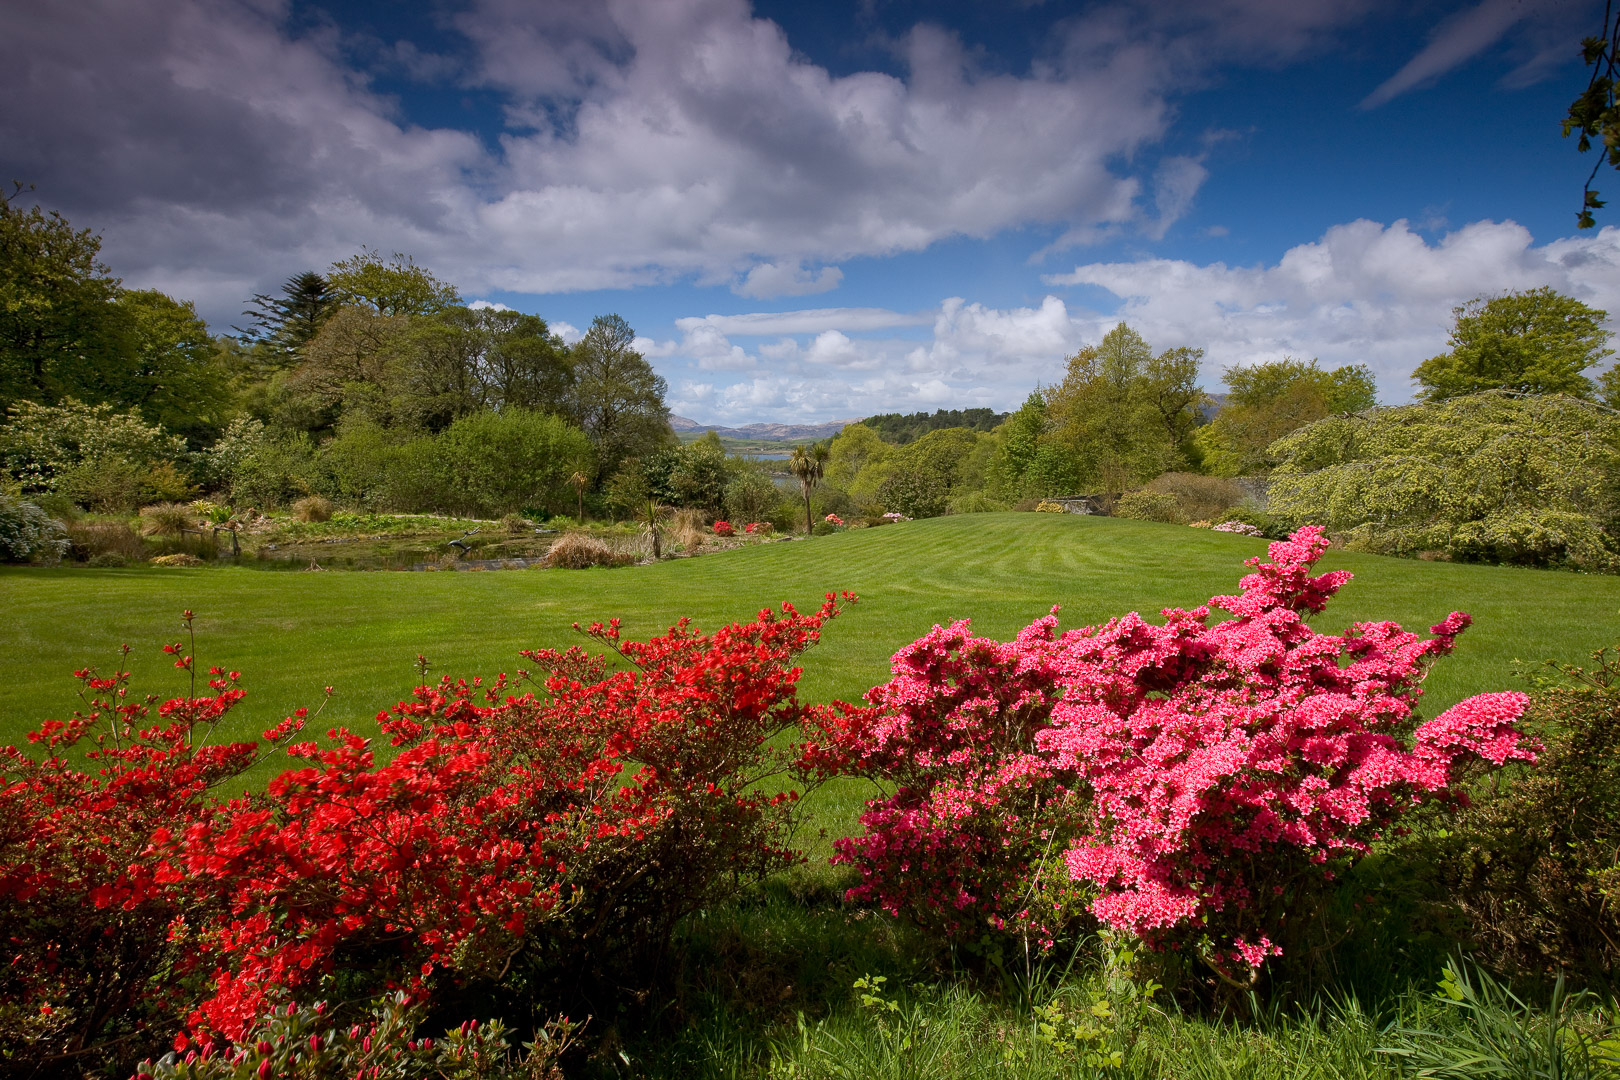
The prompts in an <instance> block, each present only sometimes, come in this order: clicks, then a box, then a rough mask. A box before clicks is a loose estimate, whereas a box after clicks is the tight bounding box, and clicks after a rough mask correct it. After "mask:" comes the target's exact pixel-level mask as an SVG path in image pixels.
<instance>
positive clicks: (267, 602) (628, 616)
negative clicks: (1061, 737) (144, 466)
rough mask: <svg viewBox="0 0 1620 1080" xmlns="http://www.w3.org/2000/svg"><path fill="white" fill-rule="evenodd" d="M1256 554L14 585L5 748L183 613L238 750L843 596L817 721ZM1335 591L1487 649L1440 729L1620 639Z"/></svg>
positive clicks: (1590, 604) (1464, 660)
mask: <svg viewBox="0 0 1620 1080" xmlns="http://www.w3.org/2000/svg"><path fill="white" fill-rule="evenodd" d="M1264 548H1265V545H1264V543H1263V542H1262V541H1258V540H1250V539H1246V538H1243V537H1236V536H1229V535H1225V534H1218V533H1210V532H1205V531H1201V530H1193V529H1187V528H1182V527H1178V526H1171V525H1158V524H1153V523H1147V522H1133V521H1123V520H1117V519H1107V518H1087V517H1079V516H1071V515H1062V516H1059V515H1045V514H978V515H970V516H963V517H950V518H938V519H934V520H929V521H917V522H909V523H904V524H900V525H894V526H887V527H883V528H877V529H866V530H856V531H854V532H848V533H842V534H838V535H834V536H827V537H817V538H815V539H812V540H809V541H805V540H796V541H793V542H791V543H774V544H766V545H761V546H757V547H752V548H746V549H742V550H736V551H730V552H722V553H715V554H709V555H704V556H701V557H699V558H694V559H682V560H676V561H672V562H665V563H661V564H659V565H656V566H643V567H630V568H626V569H616V570H588V571H532V570H531V571H501V572H489V573H389V572H367V573H345V572H338V571H329V572H325V573H288V572H267V571H260V570H236V569H213V568H208V569H196V570H176V569H156V568H152V569H146V568H142V569H129V570H86V569H36V568H8V569H4V570H0V593H3V595H4V597H5V607H6V610H7V611H8V614H9V617H8V618H7V619H6V620H5V623H4V625H3V626H0V675H3V677H4V685H5V686H6V688H7V705H6V710H5V718H4V721H3V722H0V725H3V726H0V741H15V740H19V739H21V738H22V736H23V734H24V732H26V731H27V730H29V729H30V728H32V727H33V726H35V725H37V723H38V722H39V721H41V720H44V719H47V718H51V717H61V716H65V715H66V714H67V713H68V712H69V711H70V710H71V709H72V708H73V706H74V704H75V698H74V692H75V688H76V684H75V682H74V680H73V679H72V676H71V672H72V670H73V669H74V668H76V667H80V666H82V665H85V664H96V665H100V666H101V667H103V668H110V667H111V666H112V664H113V662H114V660H115V658H116V649H117V647H118V645H119V644H120V643H121V642H128V643H129V644H130V645H131V646H133V649H134V651H133V652H132V654H131V666H132V670H133V671H134V673H135V676H136V680H135V681H136V685H137V688H138V689H139V690H141V691H143V692H152V693H158V694H165V695H167V694H173V693H177V692H179V691H180V690H181V689H182V684H181V682H180V680H179V673H178V672H176V671H174V670H173V669H172V668H171V667H170V666H169V663H168V660H167V658H165V657H164V656H163V655H162V654H161V652H160V651H159V649H160V646H161V645H162V644H163V642H165V641H173V640H175V638H176V633H177V631H178V627H179V613H180V611H181V610H182V609H184V608H190V609H191V610H193V611H195V612H196V614H197V622H196V625H197V630H198V650H197V651H198V657H199V661H200V663H201V664H203V665H204V666H206V665H209V664H219V665H221V666H224V667H228V668H234V669H237V670H240V671H241V672H242V673H243V676H244V678H243V685H244V686H245V687H246V688H247V689H248V691H249V696H248V699H247V701H246V702H244V704H243V706H242V708H241V710H240V712H239V713H238V714H237V715H238V716H239V717H240V720H239V721H238V724H237V728H236V730H237V731H239V732H244V733H245V732H248V731H250V730H255V729H257V728H261V727H262V726H264V725H265V724H267V723H269V722H273V721H274V720H276V719H279V718H280V717H281V716H282V715H283V714H284V713H285V712H286V711H287V710H289V709H291V708H293V707H295V706H297V705H300V704H306V705H314V704H316V703H317V702H318V701H319V699H320V688H321V687H322V686H324V685H328V684H330V685H333V686H335V687H336V688H337V696H336V697H335V698H334V699H333V702H332V703H331V706H330V707H329V709H328V711H327V713H326V715H325V716H324V717H323V718H322V719H323V726H324V724H325V721H326V720H335V721H338V722H342V723H345V724H351V725H355V726H357V727H361V728H364V727H368V726H369V724H370V720H371V717H373V716H374V715H375V714H376V712H377V710H378V709H380V708H385V707H387V706H388V705H390V704H392V703H393V702H394V701H396V700H398V698H399V697H400V695H401V694H402V693H403V692H405V691H406V690H407V689H408V688H409V687H410V685H411V684H412V678H413V673H412V669H411V665H412V661H413V660H414V658H415V657H416V655H417V654H418V653H422V654H425V655H426V656H428V657H429V658H430V660H431V661H432V663H433V665H434V671H435V672H451V673H455V674H465V675H473V674H484V675H489V674H492V673H494V672H497V671H500V670H503V669H506V670H511V669H512V668H515V667H517V666H519V665H520V664H521V661H520V660H519V658H518V656H517V652H518V650H519V649H522V648H529V647H535V646H565V645H567V644H570V643H572V642H575V641H578V640H579V639H578V638H576V637H575V636H574V635H573V634H572V632H571V631H570V629H569V627H570V625H571V624H572V623H573V622H575V621H576V620H577V621H581V622H589V621H591V620H594V619H604V620H605V619H607V618H609V617H612V616H619V617H621V618H622V619H623V620H624V625H625V628H626V631H627V633H628V634H630V635H635V636H645V635H648V634H652V633H656V632H658V631H659V630H660V629H662V628H663V627H664V626H666V625H668V624H669V623H670V622H671V621H673V620H674V619H675V618H677V617H678V616H680V615H683V614H684V615H690V616H692V617H693V618H694V619H695V620H696V621H697V623H698V625H700V626H705V627H708V626H714V625H716V624H718V623H720V622H721V621H723V620H729V619H740V618H747V617H749V616H751V615H752V614H753V613H754V612H755V611H757V610H758V609H759V608H761V607H763V606H766V605H774V604H777V603H779V602H781V601H782V600H790V601H792V602H793V603H795V604H797V605H799V606H800V607H801V608H805V607H813V606H814V605H815V604H816V603H817V602H818V600H819V598H820V596H821V594H822V593H823V592H825V591H827V590H829V589H848V590H851V591H853V592H856V593H858V594H859V595H860V597H861V602H860V604H859V605H858V606H856V607H855V608H853V609H851V610H850V611H849V612H848V613H847V614H846V615H845V616H843V617H841V618H840V619H839V620H838V621H836V622H835V623H833V624H832V625H831V626H830V627H829V628H828V631H827V633H826V637H825V640H824V642H823V644H822V645H821V646H820V647H819V648H817V649H815V650H814V651H812V652H811V653H810V654H809V655H808V656H806V658H805V660H804V667H805V678H804V682H803V689H804V691H805V693H806V695H807V696H808V697H810V698H811V699H827V698H831V697H834V696H844V697H850V696H855V695H859V694H860V693H861V692H862V691H864V690H865V689H866V688H867V687H869V686H871V685H872V684H873V683H874V682H877V681H879V680H881V679H882V678H883V677H884V676H885V674H886V672H887V665H888V657H889V656H890V654H891V653H893V651H894V650H895V649H896V648H897V647H899V646H900V645H902V644H904V643H905V642H907V641H909V640H911V639H913V638H914V637H916V636H917V635H919V634H920V633H922V632H924V631H925V630H927V628H928V627H929V626H930V625H931V624H933V623H935V622H945V621H949V620H951V619H956V618H961V617H964V616H966V617H971V618H973V620H974V623H975V626H976V627H977V628H978V629H979V630H980V631H981V632H984V633H988V634H993V635H997V636H1001V637H1007V636H1010V635H1011V634H1012V633H1013V632H1014V631H1016V630H1017V628H1018V627H1020V626H1022V625H1024V624H1025V623H1027V622H1028V621H1029V620H1031V619H1033V618H1035V617H1037V616H1039V615H1041V614H1043V613H1044V612H1045V611H1046V610H1047V608H1049V607H1050V606H1051V605H1053V604H1061V605H1062V606H1063V620H1064V625H1066V626H1074V625H1081V624H1085V623H1091V622H1097V621H1100V620H1103V619H1106V618H1107V617H1109V616H1111V615H1116V614H1120V613H1123V612H1126V611H1130V610H1141V611H1144V612H1154V611H1157V610H1158V609H1160V608H1163V607H1167V606H1172V605H1176V606H1191V605H1194V604H1197V603H1199V602H1201V601H1203V600H1204V599H1206V598H1207V597H1208V596H1210V595H1211V594H1212V593H1216V592H1232V591H1235V590H1236V587H1237V581H1238V578H1239V576H1241V574H1242V573H1243V572H1244V568H1243V566H1242V561H1243V560H1244V559H1245V558H1247V557H1249V556H1252V555H1256V554H1260V553H1261V552H1263V551H1264ZM1324 566H1325V567H1328V568H1337V567H1345V568H1348V569H1350V570H1352V571H1354V572H1355V574H1356V580H1355V581H1353V582H1351V583H1350V584H1349V585H1348V586H1346V588H1345V589H1344V591H1343V592H1342V593H1341V594H1340V599H1339V601H1338V602H1337V603H1336V604H1335V605H1334V606H1333V607H1331V608H1329V609H1328V611H1327V612H1326V613H1325V614H1324V615H1323V616H1321V617H1320V618H1319V620H1318V623H1319V625H1320V626H1321V627H1323V628H1326V629H1337V628H1339V627H1342V626H1343V625H1344V624H1345V623H1346V622H1347V621H1349V620H1352V619H1394V620H1397V621H1399V622H1402V623H1404V624H1406V625H1407V626H1409V627H1412V628H1415V629H1419V630H1422V629H1425V628H1426V627H1428V626H1429V625H1430V624H1431V623H1434V622H1436V621H1438V620H1439V619H1440V618H1441V617H1442V616H1444V615H1445V614H1446V613H1447V612H1448V611H1450V610H1452V609H1453V608H1457V609H1461V610H1464V611H1467V612H1470V613H1471V614H1472V615H1473V616H1474V618H1475V626H1474V628H1473V629H1472V630H1470V631H1469V632H1468V633H1467V634H1466V635H1464V637H1463V639H1462V641H1461V643H1460V645H1459V648H1458V650H1457V653H1456V654H1455V655H1454V656H1452V657H1450V658H1447V659H1445V660H1443V661H1441V663H1440V664H1439V666H1438V667H1437V669H1436V671H1435V674H1434V676H1433V678H1432V679H1431V681H1430V686H1431V688H1432V695H1431V697H1430V699H1429V711H1431V712H1432V711H1434V710H1437V709H1438V708H1439V707H1442V706H1444V705H1447V704H1450V703H1451V702H1454V701H1456V700H1457V699H1458V698H1460V697H1463V696H1466V695H1467V694H1470V693H1475V692H1478V691H1482V690H1488V689H1497V688H1503V687H1508V686H1511V685H1513V683H1512V681H1511V679H1510V668H1511V662H1512V661H1513V660H1514V659H1515V658H1522V659H1525V660H1539V659H1542V658H1545V657H1558V658H1560V659H1565V660H1578V659H1581V658H1583V657H1584V656H1585V655H1586V654H1587V653H1589V652H1591V651H1592V650H1593V649H1595V648H1597V647H1599V646H1600V645H1603V644H1606V643H1612V642H1613V641H1614V639H1615V637H1616V636H1617V632H1620V618H1617V611H1620V578H1614V577H1593V576H1585V575H1577V574H1570V573H1559V572H1549V571H1534V570H1521V569H1513V568H1506V567H1483V566H1461V565H1452V564H1446V563H1421V562H1411V561H1404V560H1398V559H1388V558H1381V557H1377V556H1370V555H1356V554H1352V553H1346V552H1337V551H1336V552H1332V553H1330V554H1329V556H1328V558H1327V559H1326V560H1325V562H1324Z"/></svg>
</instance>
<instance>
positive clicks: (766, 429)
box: [669, 416, 862, 442]
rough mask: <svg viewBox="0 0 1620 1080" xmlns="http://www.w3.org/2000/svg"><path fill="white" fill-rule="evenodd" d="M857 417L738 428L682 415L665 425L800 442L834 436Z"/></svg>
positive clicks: (728, 435)
mask: <svg viewBox="0 0 1620 1080" xmlns="http://www.w3.org/2000/svg"><path fill="white" fill-rule="evenodd" d="M861 419H862V418H861V417H859V416H855V417H851V418H850V419H848V420H832V421H829V422H827V423H825V424H744V425H743V426H742V427H720V426H719V425H718V424H700V423H698V422H697V421H696V420H688V419H687V418H686V417H684V416H671V417H670V418H669V426H670V427H672V428H674V429H675V430H676V431H712V432H714V433H715V434H716V435H719V436H721V437H723V438H727V439H763V440H765V441H767V442H795V441H799V442H802V441H803V440H806V439H825V438H826V437H827V436H829V435H836V434H838V433H839V432H840V431H843V430H844V428H845V427H846V426H847V425H849V424H858V423H860V422H861Z"/></svg>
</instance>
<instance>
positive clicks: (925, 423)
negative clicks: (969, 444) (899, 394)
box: [861, 409, 1007, 446]
mask: <svg viewBox="0 0 1620 1080" xmlns="http://www.w3.org/2000/svg"><path fill="white" fill-rule="evenodd" d="M1005 419H1007V414H1006V413H998V412H996V411H994V410H993V409H940V410H938V411H937V412H935V413H934V414H933V415H932V416H930V415H928V414H927V413H922V412H919V413H912V414H911V415H909V416H902V415H901V414H899V413H884V414H883V415H881V416H868V417H867V418H866V419H865V420H862V421H861V423H863V424H865V425H866V426H867V427H869V428H872V429H874V430H875V431H876V432H877V433H878V437H879V438H881V439H882V440H883V441H884V442H891V443H898V444H900V445H901V446H904V445H905V444H906V443H909V442H915V441H916V440H918V439H920V438H922V437H923V436H924V435H926V434H928V433H929V432H930V431H938V430H939V429H941V428H953V427H965V428H972V429H973V430H974V431H989V430H990V429H991V428H993V427H995V426H996V425H997V424H999V423H1001V422H1002V421H1003V420H1005Z"/></svg>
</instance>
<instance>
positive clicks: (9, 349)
mask: <svg viewBox="0 0 1620 1080" xmlns="http://www.w3.org/2000/svg"><path fill="white" fill-rule="evenodd" d="M19 194H21V188H19V189H18V190H17V191H15V192H13V193H12V195H11V196H10V197H9V198H8V197H7V196H6V195H5V194H4V193H0V409H4V408H7V407H9V406H11V405H12V404H14V403H16V402H18V401H23V400H29V401H37V402H40V403H41V404H54V403H55V402H57V401H60V400H62V399H63V398H68V397H78V398H81V399H85V400H90V401H106V400H113V399H114V398H113V395H114V394H115V393H116V391H117V389H118V388H119V386H120V385H121V384H122V382H123V377H124V375H126V374H127V371H126V367H127V355H126V352H125V342H124V335H123V331H124V327H125V323H124V320H123V319H122V318H121V316H120V314H119V313H118V312H117V311H116V310H115V309H114V308H113V306H112V300H113V298H114V297H116V296H117V295H118V288H119V283H118V279H117V278H115V277H113V276H112V274H111V272H110V271H109V270H108V269H107V267H106V266H104V265H103V264H102V263H101V262H100V261H99V260H98V256H99V254H100V252H101V237H99V236H97V235H95V234H94V233H92V232H91V231H90V230H89V229H78V230H75V229H74V228H73V227H72V226H71V225H69V224H68V222H67V219H66V218H64V217H62V215H60V214H58V213H57V212H56V211H54V210H53V211H50V212H49V213H46V212H45V211H42V210H41V209H40V208H39V207H38V206H35V207H33V208H32V209H29V210H24V209H23V208H22V207H21V206H20V205H18V204H17V202H16V196H17V195H19Z"/></svg>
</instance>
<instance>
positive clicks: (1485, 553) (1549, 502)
mask: <svg viewBox="0 0 1620 1080" xmlns="http://www.w3.org/2000/svg"><path fill="white" fill-rule="evenodd" d="M1271 452H1272V454H1274V455H1275V456H1276V457H1277V459H1278V461H1279V464H1278V466H1277V468H1276V471H1275V472H1273V474H1272V482H1271V492H1270V500H1271V503H1270V505H1271V510H1272V512H1273V513H1275V514H1278V515H1280V516H1281V517H1282V518H1283V519H1285V520H1286V521H1288V522H1290V523H1293V524H1305V523H1315V524H1320V525H1325V526H1327V527H1328V528H1329V529H1331V530H1333V531H1335V532H1341V533H1344V534H1345V535H1347V536H1348V538H1349V539H1350V541H1351V543H1352V544H1353V545H1356V546H1359V547H1361V548H1363V549H1365V550H1371V551H1378V552H1383V553H1386V554H1391V555H1412V554H1416V553H1418V552H1421V551H1427V550H1435V551H1443V552H1446V553H1448V554H1450V555H1451V556H1452V557H1454V558H1460V559H1484V560H1490V561H1503V562H1523V563H1568V564H1571V565H1574V566H1578V567H1582V568H1586V569H1601V570H1613V569H1615V568H1616V567H1617V566H1620V558H1617V556H1620V487H1617V483H1620V417H1617V416H1615V415H1614V414H1612V413H1610V412H1608V411H1607V410H1605V409H1602V408H1600V407H1598V406H1596V405H1592V404H1589V403H1587V402H1583V401H1579V400H1575V399H1572V398H1568V397H1561V396H1560V397H1549V396H1530V397H1519V396H1515V395H1512V394H1508V393H1505V392H1502V391H1489V392H1485V393H1480V394H1470V395H1467V396H1463V397H1455V398H1447V399H1445V400H1443V401H1437V402H1424V403H1419V404H1416V405H1406V406H1402V407H1400V408H1393V409H1376V410H1372V411H1371V412H1366V413H1358V414H1352V415H1347V416H1334V417H1329V418H1326V419H1323V420H1319V421H1317V422H1316V423H1314V424H1311V425H1309V426H1307V427H1305V428H1303V429H1301V430H1299V431H1296V432H1294V433H1293V434H1291V435H1288V436H1286V437H1284V438H1283V439H1281V440H1279V441H1278V442H1277V443H1276V444H1275V445H1274V446H1272V448H1271Z"/></svg>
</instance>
